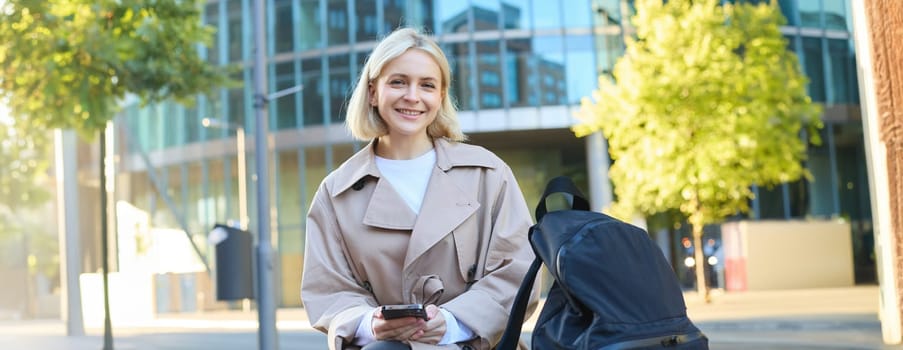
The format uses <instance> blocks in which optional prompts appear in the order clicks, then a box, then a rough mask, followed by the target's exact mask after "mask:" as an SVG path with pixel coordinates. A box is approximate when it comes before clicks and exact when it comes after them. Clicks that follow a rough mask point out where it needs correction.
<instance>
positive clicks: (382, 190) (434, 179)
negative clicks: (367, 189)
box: [330, 138, 499, 268]
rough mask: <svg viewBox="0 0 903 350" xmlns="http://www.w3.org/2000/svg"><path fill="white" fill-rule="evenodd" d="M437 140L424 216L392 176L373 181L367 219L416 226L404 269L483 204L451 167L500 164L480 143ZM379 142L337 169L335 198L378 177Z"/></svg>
mask: <svg viewBox="0 0 903 350" xmlns="http://www.w3.org/2000/svg"><path fill="white" fill-rule="evenodd" d="M433 145H434V148H435V150H436V167H435V168H433V172H432V174H431V175H430V182H429V185H428V187H427V190H426V193H425V194H424V198H423V204H422V206H421V208H420V215H416V214H414V212H413V211H412V210H410V208H408V206H407V204H405V202H404V200H403V199H401V197H400V196H399V195H398V193H397V192H396V191H395V190H394V189H393V188H392V185H391V184H389V182H388V181H376V184H375V185H369V186H374V188H373V192H372V194H371V196H370V198H369V202H368V203H367V209H366V212H365V213H364V218H363V223H364V224H365V225H369V226H374V227H380V228H385V229H392V230H412V236H411V241H410V242H409V244H408V250H407V254H406V256H405V261H404V267H405V268H407V267H408V266H410V265H411V264H412V263H413V262H414V261H415V260H417V258H418V257H420V256H421V255H422V254H423V253H424V252H426V251H427V250H429V248H430V247H432V246H433V245H435V244H436V243H437V242H439V241H441V240H442V239H443V238H444V237H445V236H447V235H448V234H449V233H451V232H452V231H453V230H454V229H455V228H456V227H458V226H459V225H461V223H463V222H464V221H465V220H467V218H469V217H470V216H471V215H473V214H474V213H475V212H476V211H477V209H479V208H480V203H479V201H478V200H477V197H476V194H475V193H468V192H467V191H465V190H464V189H462V188H461V186H460V185H459V184H458V183H457V181H456V180H455V179H454V177H453V176H452V175H451V174H450V173H449V170H451V169H453V168H455V167H484V168H496V167H498V164H499V163H498V160H497V158H496V157H495V156H494V155H493V154H492V153H490V152H488V151H486V150H485V149H483V148H481V147H477V146H472V145H467V144H462V143H457V142H449V141H447V140H445V139H441V138H440V139H435V140H434V141H433ZM375 147H376V141H375V140H374V141H371V142H370V144H368V145H367V147H366V148H364V149H362V150H360V151H359V152H358V153H356V154H355V155H354V156H352V157H351V158H349V159H348V160H347V161H346V162H345V163H344V164H342V166H341V167H339V169H337V170H336V171H335V172H334V174H333V175H334V176H335V181H334V182H333V184H334V187H333V188H332V190H331V191H330V193H332V196H333V197H336V196H339V195H340V194H342V193H343V192H345V191H347V190H348V189H350V188H353V189H360V187H359V186H361V184H363V185H364V186H368V185H367V184H366V183H363V182H362V181H368V180H367V178H368V177H373V178H376V179H379V178H380V173H379V169H378V168H377V167H376V157H375V152H374V148H375Z"/></svg>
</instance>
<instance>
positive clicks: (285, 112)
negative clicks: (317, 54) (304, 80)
mask: <svg viewBox="0 0 903 350" xmlns="http://www.w3.org/2000/svg"><path fill="white" fill-rule="evenodd" d="M296 85H298V84H296V83H295V62H283V63H279V64H277V65H276V91H281V90H284V89H288V88H291V87H294V86H296ZM273 102H274V103H273V109H274V111H273V112H274V113H275V114H276V125H275V127H276V128H277V129H289V128H294V127H295V120H296V118H295V114H297V109H298V106H297V104H296V103H295V95H294V94H291V95H286V96H283V97H280V98H279V99H277V100H275V101H273Z"/></svg>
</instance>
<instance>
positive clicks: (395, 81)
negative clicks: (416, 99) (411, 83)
mask: <svg viewBox="0 0 903 350" xmlns="http://www.w3.org/2000/svg"><path fill="white" fill-rule="evenodd" d="M404 84H405V81H404V80H401V79H392V80H389V85H391V86H404Z"/></svg>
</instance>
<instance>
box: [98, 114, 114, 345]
mask: <svg viewBox="0 0 903 350" xmlns="http://www.w3.org/2000/svg"><path fill="white" fill-rule="evenodd" d="M106 135H107V133H106V128H104V129H101V130H100V140H99V141H100V162H99V163H100V174H99V175H100V256H101V264H102V268H103V350H113V325H112V322H111V321H110V282H109V278H108V275H109V273H110V267H109V266H110V263H109V261H110V259H109V256H108V255H109V254H108V253H109V247H108V245H109V244H108V239H109V237H108V236H109V235H108V232H107V167H106V160H107V137H106Z"/></svg>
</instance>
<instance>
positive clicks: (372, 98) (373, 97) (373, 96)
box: [367, 82, 376, 107]
mask: <svg viewBox="0 0 903 350" xmlns="http://www.w3.org/2000/svg"><path fill="white" fill-rule="evenodd" d="M367 92H368V94H367V95H368V96H369V99H370V106H373V107H376V88H375V87H373V82H370V83H369V84H367Z"/></svg>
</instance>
